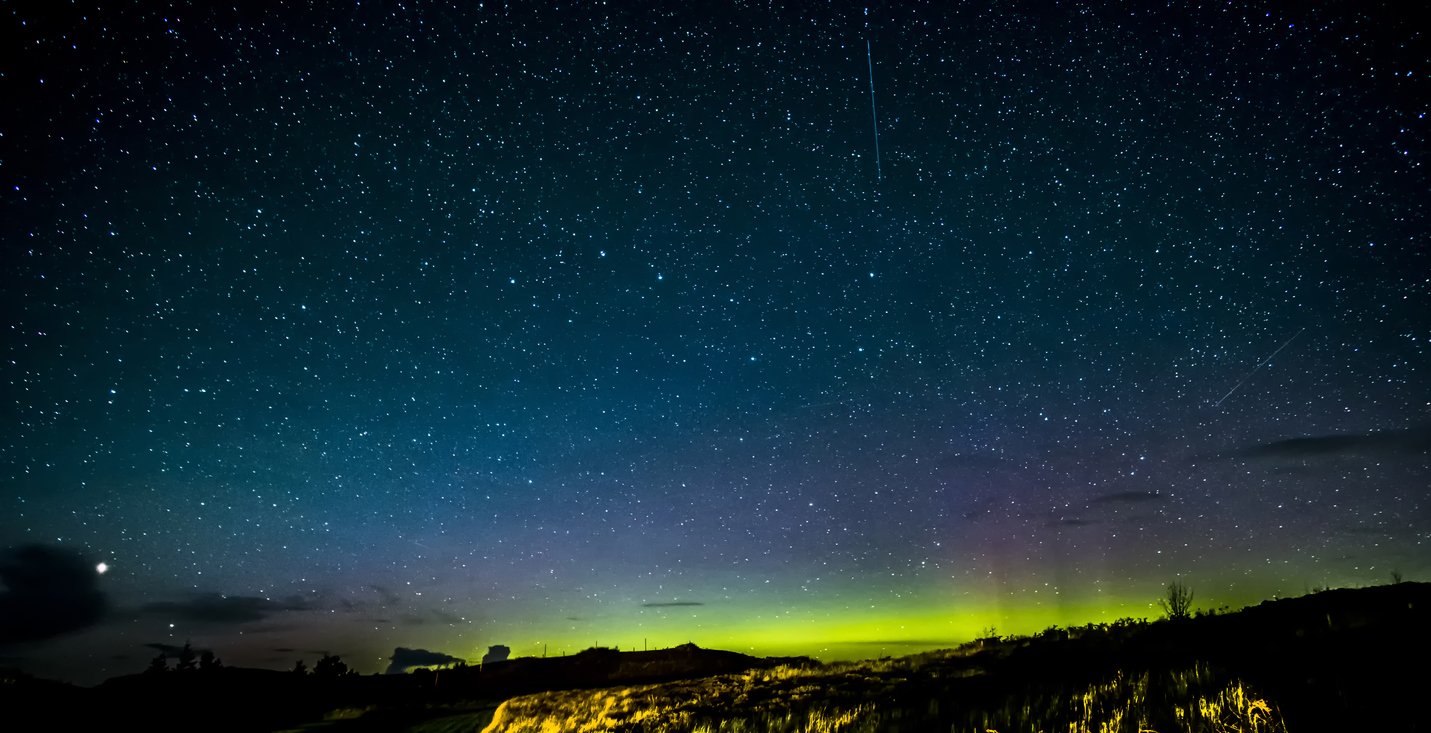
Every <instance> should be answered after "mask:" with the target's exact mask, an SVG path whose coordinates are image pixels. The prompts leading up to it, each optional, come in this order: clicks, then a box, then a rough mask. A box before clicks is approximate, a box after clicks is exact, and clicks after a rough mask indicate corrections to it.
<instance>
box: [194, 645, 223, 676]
mask: <svg viewBox="0 0 1431 733" xmlns="http://www.w3.org/2000/svg"><path fill="white" fill-rule="evenodd" d="M223 668H224V660H222V659H219V658H218V657H216V656H214V652H213V650H212V649H205V650H204V651H202V652H200V653H199V671H200V672H214V671H217V670H220V669H223Z"/></svg>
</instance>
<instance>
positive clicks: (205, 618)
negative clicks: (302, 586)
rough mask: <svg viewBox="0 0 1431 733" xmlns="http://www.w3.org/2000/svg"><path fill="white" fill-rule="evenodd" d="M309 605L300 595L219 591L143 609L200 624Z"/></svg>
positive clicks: (250, 619)
mask: <svg viewBox="0 0 1431 733" xmlns="http://www.w3.org/2000/svg"><path fill="white" fill-rule="evenodd" d="M310 608H312V606H311V605H310V604H309V603H307V602H306V601H304V600H303V597H302V596H289V597H288V598H285V599H282V600H278V601H275V600H272V599H268V598H259V597H257V596H226V595H221V594H219V593H205V594H201V595H196V596H193V597H191V598H188V599H186V600H183V601H157V602H155V603H150V604H147V605H145V606H144V607H143V608H142V609H141V610H142V611H144V612H145V613H153V614H168V615H171V616H174V617H175V618H179V619H183V620H185V621H192V622H194V623H201V624H216V625H237V624H246V623H252V622H255V621H262V620H264V619H266V618H268V617H270V616H273V615H274V614H278V613H282V612H284V611H307V610H309V609H310Z"/></svg>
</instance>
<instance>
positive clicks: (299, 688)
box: [0, 583, 1431, 733]
mask: <svg viewBox="0 0 1431 733" xmlns="http://www.w3.org/2000/svg"><path fill="white" fill-rule="evenodd" d="M1428 611H1431V585H1428V584H1422V583H1402V584H1397V585H1391V586H1381V587H1375V588H1363V589H1345V590H1333V591H1326V592H1322V593H1318V594H1315V595H1310V596H1305V597H1302V598H1294V599H1285V600H1278V601H1269V602H1265V603H1263V604H1261V605H1258V606H1254V607H1250V608H1247V609H1243V610H1241V611H1238V612H1234V613H1227V614H1219V615H1212V616H1201V617H1197V618H1191V619H1187V620H1185V621H1180V622H1172V621H1159V622H1154V623H1140V622H1132V621H1128V622H1120V623H1116V624H1112V625H1105V624H1100V625H1092V626H1085V627H1080V628H1074V629H1049V630H1047V631H1045V632H1043V633H1041V634H1039V635H1036V636H1032V637H1016V638H1006V639H998V640H993V639H990V640H984V641H983V642H980V643H975V644H968V645H965V646H964V647H961V648H960V649H957V650H949V651H944V652H931V653H928V654H922V655H916V656H912V657H904V658H900V659H885V660H878V661H868V662H856V663H848V664H833V665H820V664H818V663H814V662H811V661H810V660H804V659H757V658H754V657H747V656H744V655H739V654H733V653H730V652H720V651H711V650H704V649H697V648H695V647H692V646H685V647H678V648H676V649H668V650H661V651H657V652H624V653H623V652H617V651H614V650H588V651H587V652H583V653H582V654H578V655H575V656H572V657H562V658H556V659H518V660H512V661H509V662H504V663H500V664H494V665H489V666H487V667H486V668H485V669H478V668H465V669H455V670H443V671H441V672H438V673H432V672H426V671H424V672H421V673H417V674H409V675H390V676H367V677H358V676H350V677H342V678H336V679H315V678H313V677H307V678H300V677H296V676H294V675H292V674H291V673H281V672H267V671H263V670H241V669H225V670H220V672H221V674H209V675H204V674H198V675H188V676H185V675H179V674H170V675H165V676H162V677H159V678H154V677H144V676H135V677H128V678H121V679H117V680H111V681H110V682H108V683H106V684H104V685H101V686H99V687H96V688H92V689H80V688H74V687H69V686H65V685H58V684H54V683H44V682H41V681H36V680H29V679H25V678H23V677H19V676H13V675H12V676H11V677H10V678H8V681H6V682H5V684H4V685H3V686H0V705H3V706H4V710H6V711H7V713H8V714H9V715H10V716H11V718H12V719H14V720H17V721H18V720H23V719H30V716H35V717H34V719H37V720H47V721H49V726H48V727H51V728H54V729H56V730H59V729H80V728H83V727H88V726H90V725H103V726H105V727H112V726H114V725H116V724H125V723H129V724H132V723H139V724H141V725H143V726H145V727H153V726H160V727H168V726H170V725H175V726H178V727H192V728H194V729H203V730H220V729H223V730H330V731H383V730H394V731H421V732H422V733H448V732H455V731H480V730H483V729H486V730H488V731H491V733H499V732H500V733H528V732H532V733H535V732H537V731H541V732H543V733H548V732H550V733H557V732H560V731H643V732H646V731H649V732H652V733H654V732H656V731H711V732H715V731H730V732H734V731H907V732H916V731H977V732H978V733H985V731H989V730H994V731H999V733H1011V732H1013V731H1100V732H1101V731H1109V732H1113V731H1128V732H1130V733H1136V732H1140V731H1156V732H1157V733H1171V732H1173V731H1199V732H1201V731H1209V732H1212V731H1292V732H1293V733H1302V732H1303V731H1327V730H1336V731H1342V730H1346V731H1353V730H1356V731H1369V730H1388V731H1390V730H1395V731H1425V730H1431V725H1428V722H1427V721H1428V720H1431V717H1428V715H1427V711H1426V710H1425V706H1426V703H1425V702H1424V696H1425V695H1426V692H1427V685H1426V681H1427V679H1428V674H1427V673H1426V664H1427V662H1428V659H1431V656H1428V652H1431V625H1428V622H1431V613H1428ZM7 727H8V726H7ZM125 727H128V726H127V725H126V726H125Z"/></svg>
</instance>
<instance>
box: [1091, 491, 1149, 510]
mask: <svg viewBox="0 0 1431 733" xmlns="http://www.w3.org/2000/svg"><path fill="white" fill-rule="evenodd" d="M1167 500H1168V497H1167V496H1166V495H1165V494H1159V493H1158V492H1156V491H1119V492H1116V493H1113V494H1103V495H1102V496H1095V497H1093V498H1092V499H1089V500H1088V506H1091V507H1092V506H1102V505H1106V504H1143V503H1147V502H1154V501H1167Z"/></svg>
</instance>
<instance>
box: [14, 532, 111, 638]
mask: <svg viewBox="0 0 1431 733" xmlns="http://www.w3.org/2000/svg"><path fill="white" fill-rule="evenodd" d="M0 585H4V590H0V645H5V644H15V643H19V642H25V641H38V640H40V639H48V638H51V637H54V636H59V635H60V634H64V633H67V632H70V631H77V630H79V629H83V628H86V627H89V626H93V625H95V624H97V623H99V622H100V621H101V620H102V619H103V618H104V615H105V613H106V612H107V611H108V610H109V601H108V599H107V598H106V597H105V595H104V592H103V591H101V590H100V589H99V573H98V572H97V571H96V570H95V563H93V562H90V561H89V560H88V559H86V558H85V557H84V556H83V555H81V554H79V553H78V552H73V551H71V550H65V549H61V548H58V547H50V546H48V545H22V546H20V547H12V548H10V549H8V550H5V552H4V553H2V554H0Z"/></svg>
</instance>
